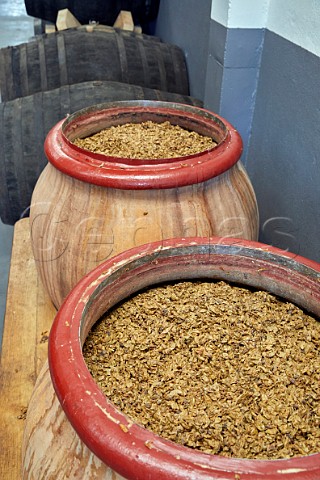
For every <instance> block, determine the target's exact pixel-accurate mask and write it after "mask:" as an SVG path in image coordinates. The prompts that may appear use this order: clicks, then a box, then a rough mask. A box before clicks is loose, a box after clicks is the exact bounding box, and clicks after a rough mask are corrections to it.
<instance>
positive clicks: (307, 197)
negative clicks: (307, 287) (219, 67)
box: [246, 30, 320, 261]
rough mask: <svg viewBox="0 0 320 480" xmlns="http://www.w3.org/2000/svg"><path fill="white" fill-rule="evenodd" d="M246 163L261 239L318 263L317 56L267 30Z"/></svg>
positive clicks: (319, 153)
mask: <svg viewBox="0 0 320 480" xmlns="http://www.w3.org/2000/svg"><path fill="white" fill-rule="evenodd" d="M246 166H247V170H248V173H249V175H250V177H251V180H252V182H253V185H254V188H255V191H256V194H257V198H258V204H259V209H260V217H261V219H260V224H261V233H260V240H261V241H263V242H265V243H272V244H274V245H276V246H278V247H280V248H284V249H287V248H288V249H289V250H290V251H293V252H295V253H299V254H301V255H304V256H307V257H309V258H312V259H314V260H317V261H320V59H319V57H318V56H316V55H313V54H312V53H310V52H308V51H307V50H304V49H303V48H301V47H299V46H297V45H295V44H293V43H291V42H289V41H287V40H285V39H284V38H282V37H280V36H278V35H276V34H274V33H272V32H269V31H268V30H267V31H266V34H265V42H264V49H263V55H262V62H261V69H260V77H259V84H258V92H257V97H256V105H255V112H254V117H253V123H252V134H251V142H250V146H249V151H248V157H247V165H246Z"/></svg>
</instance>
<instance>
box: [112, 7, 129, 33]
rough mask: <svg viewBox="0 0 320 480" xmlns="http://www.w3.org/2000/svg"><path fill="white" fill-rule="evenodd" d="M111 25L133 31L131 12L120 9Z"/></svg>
mask: <svg viewBox="0 0 320 480" xmlns="http://www.w3.org/2000/svg"><path fill="white" fill-rule="evenodd" d="M113 26H114V27H115V28H121V30H129V31H130V32H133V30H134V23H133V19H132V14H131V12H129V11H127V10H121V12H120V13H119V15H118V16H117V19H116V21H115V22H114V24H113Z"/></svg>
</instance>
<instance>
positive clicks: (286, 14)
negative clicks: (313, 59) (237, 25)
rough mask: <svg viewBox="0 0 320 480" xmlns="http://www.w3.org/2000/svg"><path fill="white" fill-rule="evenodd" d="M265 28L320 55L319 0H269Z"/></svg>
mask: <svg viewBox="0 0 320 480" xmlns="http://www.w3.org/2000/svg"><path fill="white" fill-rule="evenodd" d="M267 28H268V30H270V31H272V32H274V33H277V34H278V35H280V36H281V37H284V38H286V39H287V40H289V41H290V42H292V43H295V44H296V45H299V46H300V47H302V48H304V49H306V50H308V51H309V52H311V53H314V54H315V55H318V56H320V1H319V0H270V5H269V13H268V21H267Z"/></svg>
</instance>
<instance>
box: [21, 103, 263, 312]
mask: <svg viewBox="0 0 320 480" xmlns="http://www.w3.org/2000/svg"><path fill="white" fill-rule="evenodd" d="M146 120H151V121H154V122H164V121H169V122H170V123H172V124H176V125H180V126H181V127H184V128H186V129H189V130H194V131H196V132H198V133H201V134H205V135H209V136H211V137H213V139H214V140H215V141H216V142H217V143H218V145H217V146H216V147H215V148H212V149H211V150H208V151H205V152H202V153H199V154H197V155H191V156H184V157H179V158H174V159H172V158H170V159H159V160H138V159H136V160H135V159H126V158H114V157H108V156H106V155H101V154H94V153H91V152H89V151H86V150H84V149H81V148H79V147H76V146H75V145H74V144H73V143H72V141H73V140H74V139H75V138H77V137H86V136H89V135H91V134H93V133H96V132H98V131H100V130H102V129H104V128H107V127H110V126H112V125H120V124H124V123H128V122H129V123H132V122H135V123H139V122H143V121H146ZM45 152H46V155H47V157H48V160H49V164H48V165H47V166H46V168H45V169H44V171H43V173H42V174H41V176H40V178H39V180H38V182H37V185H36V187H35V190H34V193H33V197H32V203H31V210H30V225H31V238H32V245H33V252H34V257H35V260H36V263H37V267H38V270H39V272H40V275H41V279H42V282H43V284H44V286H45V288H46V289H47V291H48V293H49V295H50V297H51V299H52V301H53V303H54V304H55V306H56V307H59V306H60V305H61V303H62V300H63V299H64V298H65V297H66V295H67V294H68V293H69V291H70V290H71V288H72V287H73V286H74V285H75V284H76V283H77V281H79V280H80V278H82V276H83V275H85V274H86V273H87V272H88V271H90V270H92V269H93V268H94V267H95V266H96V265H98V264H99V263H101V262H102V261H104V260H106V259H107V258H109V257H111V256H113V255H116V254H117V253H120V252H122V251H125V250H127V249H129V248H132V247H134V246H138V245H141V244H144V243H147V242H152V241H156V240H162V239H165V238H173V237H191V236H211V235H219V236H232V237H242V238H246V239H250V240H256V239H257V235H258V210H257V203H256V198H255V194H254V191H253V188H252V185H251V183H250V180H249V178H248V176H247V174H246V172H245V170H244V168H243V166H242V164H241V162H239V159H240V156H241V152H242V141H241V138H240V135H239V133H238V132H237V131H236V130H235V129H234V128H233V127H232V126H231V125H230V124H229V123H228V122H227V121H226V120H224V119H222V118H221V117H219V116H218V115H216V114H214V113H212V112H209V111H207V110H204V109H201V108H198V107H194V106H189V105H183V104H178V103H167V102H154V101H129V102H117V103H109V104H100V105H96V106H94V107H90V108H88V109H84V110H81V111H78V112H76V113H75V114H73V115H70V116H69V117H68V118H67V119H65V120H63V121H61V122H60V123H58V124H57V125H56V126H55V127H54V128H53V129H52V130H51V131H50V133H49V134H48V137H47V139H46V142H45Z"/></svg>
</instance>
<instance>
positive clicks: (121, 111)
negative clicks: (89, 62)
mask: <svg viewBox="0 0 320 480" xmlns="http://www.w3.org/2000/svg"><path fill="white" fill-rule="evenodd" d="M146 121H152V122H154V123H163V122H166V121H168V122H169V123H170V124H171V125H178V126H180V127H181V128H183V129H185V130H188V131H194V132H196V133H198V134H200V135H203V136H208V137H210V138H212V140H213V141H214V142H215V143H216V145H214V146H213V147H212V148H209V149H205V150H202V151H199V152H197V153H195V154H191V155H183V156H176V157H170V158H161V157H159V158H143V159H139V158H127V157H120V156H111V155H107V154H102V153H95V152H92V151H89V150H88V149H84V148H81V147H79V146H77V145H75V144H74V143H73V142H74V140H75V139H76V138H86V137H89V136H91V135H94V134H96V133H98V132H100V131H101V130H104V129H107V128H110V127H112V126H119V125H124V124H127V123H136V124H138V123H142V122H146ZM62 135H63V137H64V140H65V141H66V142H67V143H68V145H69V147H70V148H71V149H74V150H75V151H76V152H79V153H83V154H85V155H87V156H89V157H92V158H94V159H96V160H99V161H101V162H106V163H108V162H109V163H113V164H120V165H121V164H123V165H128V166H130V165H132V166H134V165H137V166H142V165H157V164H174V163H181V161H183V160H189V159H190V160H191V159H193V158H195V157H197V158H198V157H201V156H203V155H206V154H208V153H210V152H212V151H214V150H215V149H217V148H218V147H219V145H221V144H222V143H223V142H224V141H225V140H226V138H227V135H228V128H227V125H226V124H225V123H224V122H223V121H222V119H221V118H219V117H218V116H216V115H214V114H213V113H211V112H209V111H207V110H204V109H202V108H200V107H195V106H189V105H184V104H178V103H172V102H160V101H147V100H143V101H142V100H141V101H138V100H137V101H136V100H131V101H119V102H113V103H111V102H109V103H102V104H98V105H94V106H92V107H89V108H85V109H82V110H79V111H77V112H75V113H74V114H72V115H69V116H68V117H67V118H66V119H65V121H64V122H63V124H62Z"/></svg>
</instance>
